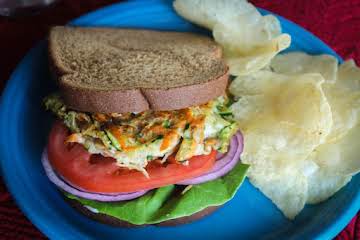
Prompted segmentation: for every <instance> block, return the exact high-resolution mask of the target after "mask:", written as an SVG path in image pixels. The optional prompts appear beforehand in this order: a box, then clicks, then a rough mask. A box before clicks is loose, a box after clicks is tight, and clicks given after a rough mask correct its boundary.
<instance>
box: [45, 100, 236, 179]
mask: <svg viewBox="0 0 360 240" xmlns="http://www.w3.org/2000/svg"><path fill="white" fill-rule="evenodd" d="M44 103H45V106H46V108H47V109H48V110H51V111H52V112H53V113H54V114H56V116H57V117H58V118H60V119H61V120H63V122H64V124H65V125H66V126H67V127H68V128H69V129H70V131H71V134H70V135H69V137H68V138H67V142H76V143H80V144H82V145H83V146H84V147H85V148H86V149H87V150H88V151H89V152H90V153H92V154H101V155H103V156H106V157H113V158H115V159H116V161H117V164H118V165H119V166H121V167H126V168H128V169H136V170H139V171H142V172H144V173H145V174H146V171H145V167H146V165H147V163H148V162H149V161H152V160H155V159H159V158H161V159H162V162H166V160H167V157H168V156H170V155H171V154H175V160H176V161H178V162H182V163H183V164H186V160H187V159H189V158H191V157H193V156H196V155H202V154H209V153H210V152H211V150H213V149H215V150H217V151H219V152H226V151H227V148H228V145H229V142H230V138H231V137H232V135H234V133H235V132H236V131H237V126H236V123H235V122H233V121H232V120H231V116H232V113H231V112H230V110H229V109H228V107H227V106H228V105H229V104H228V99H227V98H226V97H219V98H217V99H215V100H213V101H210V102H208V103H207V104H204V105H201V106H194V107H190V108H186V109H181V110H173V111H145V112H141V113H126V114H119V113H111V114H103V113H85V112H78V111H74V110H71V109H69V108H68V107H67V106H66V105H65V104H64V102H63V101H62V99H61V97H60V96H59V95H57V94H53V95H50V96H48V97H47V98H45V100H44Z"/></svg>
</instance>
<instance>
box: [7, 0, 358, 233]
mask: <svg viewBox="0 0 360 240" xmlns="http://www.w3.org/2000/svg"><path fill="white" fill-rule="evenodd" d="M139 2H141V3H145V2H146V0H133V1H125V2H120V3H115V4H111V5H109V6H106V7H103V8H99V9H97V10H95V11H92V12H89V13H86V14H84V15H82V16H80V17H78V18H76V19H74V20H72V21H70V22H69V24H75V25H76V24H77V23H80V22H81V21H86V19H91V18H94V17H96V16H103V15H104V14H110V13H111V12H112V11H114V10H115V9H116V8H117V7H119V6H122V7H126V6H131V5H133V4H136V3H139ZM258 9H259V11H260V12H261V13H262V14H264V15H266V14H272V15H275V16H276V17H277V18H279V19H281V21H283V22H287V23H290V24H291V25H295V26H296V27H297V28H296V31H297V32H299V34H300V32H301V34H302V35H304V36H306V37H307V38H311V39H312V41H314V40H316V41H318V42H319V43H320V44H321V45H323V46H324V47H326V48H327V49H328V50H330V52H331V53H332V55H334V56H335V57H336V58H337V59H338V60H339V61H340V62H342V61H343V60H342V58H341V57H340V56H339V55H338V54H337V53H336V52H335V51H334V50H333V49H332V48H331V47H329V46H328V45H327V44H326V43H324V42H323V41H322V40H321V39H319V38H318V37H317V36H315V35H314V34H313V33H311V32H309V31H307V30H306V29H304V28H303V27H301V26H299V25H298V24H296V23H294V22H292V21H290V20H288V19H286V18H284V17H282V16H279V15H277V14H275V13H272V12H270V11H268V10H265V9H262V8H258ZM40 45H41V41H40V42H39V43H37V44H36V45H35V46H34V47H32V48H31V49H30V50H29V51H28V52H27V54H26V55H25V56H24V58H23V59H22V60H21V61H20V62H19V64H18V65H17V66H16V68H15V70H14V71H13V72H12V74H11V75H10V78H9V80H8V82H7V84H6V86H5V88H4V90H3V93H2V96H1V99H0V128H3V126H4V122H5V117H6V116H5V114H4V112H5V111H4V110H5V106H6V105H7V104H8V103H9V102H8V99H9V95H10V93H11V92H10V91H9V89H11V88H14V87H15V86H14V84H15V82H14V81H13V79H15V78H16V76H17V75H18V74H20V72H19V71H18V69H19V68H21V66H23V65H25V64H27V62H28V61H29V60H30V56H31V55H32V54H33V52H35V51H36V50H37V49H38V48H39V46H40ZM1 143H6V139H5V138H4V137H3V136H2V135H1ZM0 149H1V151H0V154H1V155H0V156H1V159H0V174H1V176H2V177H3V179H4V183H5V185H6V186H7V189H8V190H9V192H10V193H11V195H12V196H13V197H14V200H15V202H16V204H17V206H18V207H19V208H20V209H21V211H22V212H23V213H24V214H25V216H26V217H27V218H28V219H29V220H30V221H31V222H32V223H33V224H34V225H35V226H36V227H37V228H38V229H39V230H40V231H41V232H43V233H44V234H45V235H47V236H48V237H54V236H56V233H55V232H54V231H52V230H50V229H49V228H48V227H47V226H46V224H45V223H44V222H42V221H40V220H39V219H37V218H35V217H33V216H34V215H33V213H32V211H31V208H28V207H27V206H26V204H23V203H22V202H21V196H20V195H18V194H17V192H16V191H14V189H15V186H13V184H12V182H11V179H10V177H11V176H10V175H8V174H6V172H5V171H4V169H3V161H4V160H2V159H9V158H10V154H8V153H7V152H6V148H5V145H4V144H1V146H0ZM359 209H360V193H358V194H357V195H356V196H355V198H354V201H353V202H352V204H351V205H347V208H346V209H345V210H344V211H343V212H342V214H341V215H340V216H339V217H338V218H337V220H336V221H333V222H332V223H331V224H329V225H328V226H327V228H326V229H323V230H322V231H319V232H318V233H317V234H316V236H314V237H315V238H318V239H323V238H324V239H328V238H329V239H330V238H333V237H335V236H336V235H337V234H338V233H339V232H340V231H341V230H342V229H343V228H344V227H345V226H346V225H347V224H348V223H349V222H350V220H351V219H352V218H353V217H354V216H355V215H356V213H357V212H358V211H359Z"/></svg>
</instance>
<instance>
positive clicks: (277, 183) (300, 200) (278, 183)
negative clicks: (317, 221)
mask: <svg viewBox="0 0 360 240" xmlns="http://www.w3.org/2000/svg"><path fill="white" fill-rule="evenodd" d="M249 179H250V182H251V183H252V184H253V185H254V186H255V187H257V188H259V189H260V190H261V192H262V193H264V194H265V195H266V196H267V197H268V198H270V199H271V200H272V202H273V203H274V204H275V205H276V206H277V207H278V208H279V209H280V210H281V211H282V212H283V213H284V215H285V216H286V217H287V218H289V219H293V218H295V216H296V215H297V214H298V213H299V212H300V211H301V210H302V209H303V208H304V206H305V203H306V200H307V193H308V186H307V180H306V177H305V176H304V175H302V174H301V173H299V172H297V171H293V172H286V171H280V172H277V173H276V174H270V175H267V174H256V173H254V172H253V173H249Z"/></svg>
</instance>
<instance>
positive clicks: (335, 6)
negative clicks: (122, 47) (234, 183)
mask: <svg viewBox="0 0 360 240" xmlns="http://www.w3.org/2000/svg"><path fill="white" fill-rule="evenodd" d="M113 2H117V1H114V0H101V1H100V0H78V1H71V0H63V1H60V2H59V3H57V4H56V5H55V6H53V7H51V8H48V9H46V10H44V11H43V12H41V13H40V14H38V15H36V16H32V17H26V18H18V19H5V18H0V53H1V55H0V90H2V88H3V87H4V85H5V82H6V80H7V79H8V78H9V75H10V73H11V71H12V70H13V69H14V68H15V66H16V64H17V63H18V62H19V61H20V59H21V58H22V57H23V56H24V54H25V53H26V52H27V51H28V50H29V48H30V47H31V46H33V45H34V44H35V43H36V42H37V41H38V40H39V39H42V38H44V37H45V35H46V32H47V31H48V29H49V26H51V25H57V24H64V23H66V22H67V21H68V20H70V19H72V18H74V17H77V16H80V15H81V14H83V13H86V12H89V11H92V10H94V9H97V8H99V7H102V6H105V5H108V4H111V3H113ZM252 2H253V3H254V4H255V5H256V6H259V7H262V8H265V9H268V10H270V11H273V12H275V13H277V14H279V15H281V16H284V17H286V18H288V19H290V20H292V21H294V22H296V23H298V24H299V25H301V26H302V27H304V28H306V29H308V30H310V31H311V32H313V33H314V34H315V35H317V36H318V37H320V38H321V39H322V40H324V41H325V42H326V43H327V44H329V45H330V46H331V47H332V48H333V49H334V50H335V51H336V52H337V53H339V54H340V55H341V56H342V57H343V58H345V59H347V58H354V59H355V60H356V61H357V63H358V64H359V63H360V0H342V1H339V0H306V1H299V0H272V1H269V0H252ZM43 238H45V237H44V235H43V234H41V233H40V232H39V231H38V230H37V229H36V228H35V227H34V226H33V225H32V224H31V223H30V222H29V220H27V219H26V218H25V217H24V215H23V214H22V213H21V211H20V210H19V209H18V208H17V206H16V205H15V203H14V201H13V199H12V198H11V195H10V194H9V193H8V191H7V190H6V187H5V186H4V184H3V183H2V181H1V179H0V239H43ZM337 239H360V217H354V219H353V220H352V221H351V222H350V223H349V225H348V226H347V227H346V229H344V230H343V231H342V232H341V233H340V234H339V236H338V237H337Z"/></svg>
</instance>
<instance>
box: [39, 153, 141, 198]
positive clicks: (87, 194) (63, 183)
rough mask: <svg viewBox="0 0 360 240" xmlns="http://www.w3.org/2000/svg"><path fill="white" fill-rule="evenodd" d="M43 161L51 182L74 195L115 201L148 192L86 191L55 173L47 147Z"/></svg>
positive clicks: (136, 196)
mask: <svg viewBox="0 0 360 240" xmlns="http://www.w3.org/2000/svg"><path fill="white" fill-rule="evenodd" d="M41 162H42V164H43V167H44V169H45V173H46V175H47V176H48V178H49V179H50V181H51V182H53V183H54V184H55V185H56V186H57V187H59V188H60V189H62V190H64V191H65V192H68V193H71V194H72V195H75V196H78V197H81V198H86V199H89V200H96V201H100V202H115V201H125V200H131V199H134V198H138V197H140V196H142V195H144V194H145V193H146V192H147V191H138V192H131V193H114V194H107V193H106V194H105V193H92V192H86V191H83V190H81V189H78V188H76V187H75V186H72V185H70V184H69V183H67V182H66V181H65V180H63V179H61V177H59V176H58V175H57V174H56V173H55V171H54V169H53V168H52V166H51V165H50V162H49V159H48V154H47V150H46V149H45V150H44V152H43V154H42V158H41Z"/></svg>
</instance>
